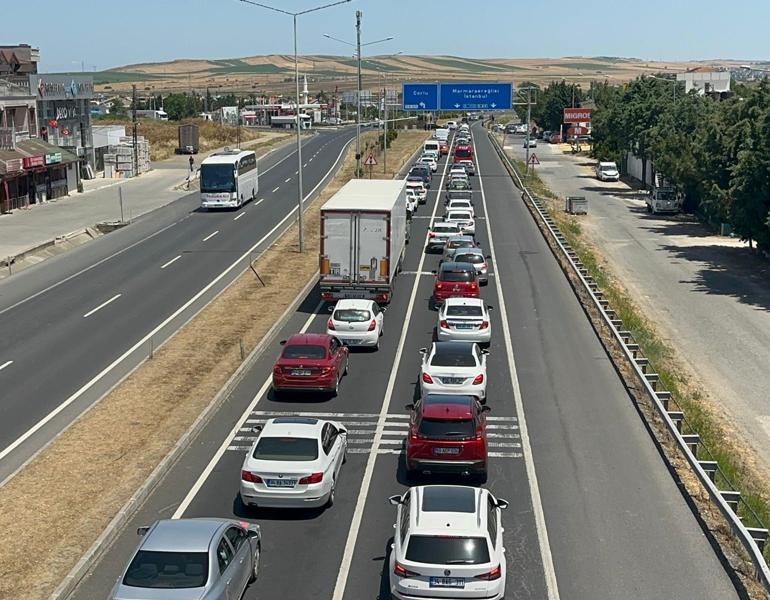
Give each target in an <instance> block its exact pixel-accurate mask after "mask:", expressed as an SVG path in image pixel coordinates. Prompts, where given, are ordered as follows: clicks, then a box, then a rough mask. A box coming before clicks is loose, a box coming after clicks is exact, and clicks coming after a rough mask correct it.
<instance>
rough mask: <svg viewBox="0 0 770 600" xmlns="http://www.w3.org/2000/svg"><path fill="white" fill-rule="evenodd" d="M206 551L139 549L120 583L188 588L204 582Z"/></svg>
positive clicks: (205, 578) (206, 561)
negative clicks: (154, 550) (153, 550)
mask: <svg viewBox="0 0 770 600" xmlns="http://www.w3.org/2000/svg"><path fill="white" fill-rule="evenodd" d="M208 578H209V555H208V553H207V552H151V551H148V550H139V552H137V553H136V556H134V559H133V560H132V561H131V564H130V565H128V570H127V571H126V575H125V576H124V577H123V585H127V586H129V587H138V588H158V589H188V588H199V587H203V586H204V585H206V581H207V580H208Z"/></svg>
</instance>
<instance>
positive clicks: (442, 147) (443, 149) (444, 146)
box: [438, 140, 449, 154]
mask: <svg viewBox="0 0 770 600" xmlns="http://www.w3.org/2000/svg"><path fill="white" fill-rule="evenodd" d="M438 150H439V152H440V153H441V154H449V142H447V141H446V140H439V141H438Z"/></svg>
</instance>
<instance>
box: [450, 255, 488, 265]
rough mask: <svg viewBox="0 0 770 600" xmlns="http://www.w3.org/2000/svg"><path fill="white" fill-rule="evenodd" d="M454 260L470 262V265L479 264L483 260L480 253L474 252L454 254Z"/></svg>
mask: <svg viewBox="0 0 770 600" xmlns="http://www.w3.org/2000/svg"><path fill="white" fill-rule="evenodd" d="M455 262H464V263H471V264H472V265H480V264H481V263H483V262H484V257H483V256H482V255H481V254H476V253H475V252H473V253H469V254H455Z"/></svg>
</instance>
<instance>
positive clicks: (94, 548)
mask: <svg viewBox="0 0 770 600" xmlns="http://www.w3.org/2000/svg"><path fill="white" fill-rule="evenodd" d="M318 279H319V273H318V272H316V273H315V274H314V275H313V276H312V277H311V278H310V280H309V281H308V283H307V284H306V285H305V287H304V288H303V289H302V291H300V292H299V294H297V296H296V297H295V298H294V300H292V302H291V303H290V304H289V305H288V306H287V307H286V310H285V311H284V312H283V314H282V315H281V316H280V318H279V319H278V320H277V321H276V322H275V323H274V324H273V326H272V327H271V328H270V329H269V330H268V331H267V333H265V335H264V336H263V337H262V339H261V340H260V342H259V343H258V344H257V345H256V346H255V347H254V349H253V350H252V351H251V352H250V353H249V355H248V356H247V357H246V358H245V359H244V360H243V362H242V363H241V364H240V365H239V366H238V368H237V369H236V370H235V373H233V374H232V375H231V376H230V378H229V379H228V380H227V382H226V383H225V384H224V385H223V386H222V388H221V389H220V390H219V391H218V392H217V393H216V395H215V396H214V397H213V398H212V400H211V402H209V404H208V405H207V406H206V408H205V409H204V410H203V412H201V414H200V415H198V418H197V419H196V420H195V421H194V422H193V424H192V425H191V426H190V428H189V429H188V430H187V431H186V432H185V433H183V434H182V437H180V438H179V440H178V441H177V442H176V444H175V445H174V447H173V448H172V449H171V450H170V451H169V452H168V454H166V456H165V457H164V458H163V460H161V462H160V463H158V465H157V466H156V467H155V469H153V471H152V473H150V475H149V476H148V477H147V479H146V480H145V481H144V483H143V484H142V486H141V487H140V488H139V489H138V490H137V491H136V492H135V493H134V495H133V496H131V498H130V499H129V500H128V502H126V503H125V504H124V505H123V507H122V508H121V509H120V510H119V511H118V513H117V514H116V515H115V517H113V519H112V521H110V523H109V524H108V525H107V527H106V528H105V529H104V530H103V531H102V533H101V534H100V535H99V537H98V538H97V539H96V541H95V542H94V543H93V544H92V545H91V547H90V548H89V549H88V550H87V551H86V553H85V554H84V555H83V556H82V557H81V558H80V560H78V562H77V563H76V564H75V566H74V567H73V568H72V570H71V571H70V572H69V573H68V574H67V576H66V577H65V578H64V580H63V581H62V583H61V584H59V586H58V587H57V588H56V589H55V590H54V591H53V593H52V594H51V596H50V599H51V600H64V599H66V598H67V597H68V596H69V595H70V594H71V593H72V592H73V591H74V590H75V588H76V587H77V586H78V584H79V583H80V581H81V580H82V579H83V577H84V576H85V575H86V573H87V572H88V570H89V569H90V568H91V565H92V564H93V563H95V562H96V561H98V559H99V558H101V556H102V555H103V554H104V553H105V552H106V551H107V549H108V548H109V547H110V545H111V544H112V541H113V540H114V537H115V533H116V532H117V531H118V530H119V529H121V528H123V527H124V526H125V525H126V524H127V523H128V522H129V521H130V519H131V518H132V517H133V516H134V514H136V512H137V511H138V510H139V508H140V507H141V506H142V504H143V503H144V501H145V500H146V499H147V497H148V496H149V495H150V494H151V493H152V492H153V490H154V489H155V488H156V487H157V486H158V484H159V483H160V482H161V481H162V480H163V477H164V476H165V475H166V474H167V473H168V472H170V470H171V467H172V466H173V464H174V463H175V462H176V461H177V460H178V459H179V458H180V457H181V455H182V454H183V453H184V451H185V450H186V449H187V448H188V447H189V446H190V444H191V443H192V442H193V440H194V439H195V437H196V436H197V435H198V434H199V433H200V432H201V430H202V429H203V428H204V427H205V426H206V425H207V424H208V422H209V421H210V419H211V417H213V416H214V413H216V411H217V410H218V409H219V408H220V407H221V406H222V405H223V404H224V403H225V402H226V401H227V400H228V399H229V398H230V394H231V393H232V392H233V390H234V389H235V388H236V387H237V386H238V384H239V383H240V382H241V381H242V380H243V378H244V376H245V375H246V373H247V372H248V371H249V369H250V368H251V367H252V366H253V365H254V364H255V363H256V362H257V360H258V359H259V358H260V356H261V355H262V353H263V352H264V351H265V350H266V348H267V347H268V346H269V345H270V344H271V343H272V342H273V340H274V339H275V337H276V336H277V335H278V332H279V331H280V329H281V328H282V327H283V326H284V325H285V324H286V323H287V322H288V320H289V318H290V317H291V315H292V314H294V312H295V311H296V309H297V307H298V306H299V305H300V304H301V303H302V302H303V301H304V300H305V298H306V297H307V295H308V294H309V293H310V291H311V290H312V289H313V287H315V285H316V284H317V283H318Z"/></svg>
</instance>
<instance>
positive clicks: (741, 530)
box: [489, 133, 770, 592]
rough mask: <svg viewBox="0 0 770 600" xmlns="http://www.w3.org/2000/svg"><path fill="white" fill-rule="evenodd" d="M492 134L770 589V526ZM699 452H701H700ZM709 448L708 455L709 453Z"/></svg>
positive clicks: (757, 576)
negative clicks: (769, 547)
mask: <svg viewBox="0 0 770 600" xmlns="http://www.w3.org/2000/svg"><path fill="white" fill-rule="evenodd" d="M489 138H490V140H491V142H492V145H493V147H494V148H495V151H496V152H497V154H498V156H499V157H500V158H501V160H502V162H503V165H504V166H505V168H506V170H507V171H508V173H509V174H510V175H511V178H512V179H513V180H514V183H515V184H516V187H518V188H519V189H520V190H522V199H523V200H524V201H525V202H528V203H529V204H530V205H531V206H532V208H533V209H534V210H535V212H536V213H537V215H538V217H539V218H540V219H541V221H542V223H543V224H544V225H545V228H546V229H547V230H548V233H549V235H550V236H551V238H552V240H553V241H554V243H555V244H556V245H557V246H558V248H559V250H560V252H561V253H562V255H563V258H564V259H566V261H567V263H568V264H569V265H570V268H571V269H572V270H573V271H574V274H575V276H576V277H577V278H578V279H579V280H580V283H581V284H582V286H583V288H584V291H585V292H586V294H587V295H588V296H589V297H590V299H591V302H592V303H593V305H594V307H595V308H596V310H597V311H598V312H599V314H600V315H601V318H602V320H603V321H604V325H605V326H606V327H607V328H608V329H609V330H610V331H611V332H612V335H613V337H614V338H615V341H616V342H617V343H618V344H619V346H620V348H622V350H623V355H624V358H625V359H626V362H627V363H628V365H629V366H630V367H631V368H632V369H633V371H634V373H635V375H636V376H637V378H638V379H639V381H640V382H641V383H642V385H643V386H644V391H645V392H646V394H647V396H649V398H650V400H651V401H652V403H653V405H654V406H655V408H656V409H657V411H658V414H659V416H660V417H661V419H662V421H663V422H664V423H665V425H666V429H667V430H668V433H669V434H670V435H671V437H672V438H673V439H674V441H675V442H676V443H677V445H678V446H679V450H680V452H681V453H682V454H683V455H684V457H685V458H686V459H687V462H688V463H689V465H690V467H691V469H692V471H693V472H694V473H695V475H696V476H697V477H698V480H699V481H700V483H701V484H702V485H703V487H704V488H706V490H707V491H708V493H709V497H710V498H711V501H712V502H713V503H714V504H715V505H716V506H717V507H718V508H719V510H720V512H721V513H722V515H723V516H724V517H725V519H726V520H727V522H728V523H729V525H730V528H731V530H732V532H733V534H734V535H735V537H736V538H737V539H738V541H739V542H740V543H741V545H742V546H743V548H744V549H745V550H746V552H747V553H748V554H749V557H750V559H751V562H752V564H753V566H754V573H753V575H754V578H755V579H756V580H757V581H758V582H760V583H761V584H762V585H763V586H764V588H765V590H767V591H768V592H770V568H768V565H767V562H766V561H765V558H764V556H763V551H764V548H765V545H766V543H767V541H768V537H770V536H769V534H768V529H767V527H766V526H765V525H764V524H763V523H762V521H761V520H760V518H759V517H758V516H757V514H756V513H755V512H754V510H753V508H752V507H751V506H750V505H749V504H748V503H747V502H746V501H745V500H744V499H743V498H742V497H741V493H740V491H738V490H736V489H735V488H734V486H733V485H732V483H731V482H730V480H729V478H728V477H727V476H726V475H725V473H724V472H722V470H721V469H720V468H719V464H718V463H717V461H716V460H713V459H714V455H713V454H712V452H711V451H710V450H709V448H708V447H707V446H706V445H705V444H704V443H703V442H702V440H701V438H700V435H698V433H697V432H696V431H695V430H694V428H693V427H691V426H690V425H689V423H688V422H687V419H686V416H685V414H684V412H683V411H681V410H679V407H675V406H673V398H672V395H671V392H669V391H666V390H663V389H661V386H660V376H659V375H658V374H657V373H655V372H653V371H651V370H650V369H651V366H652V365H651V364H650V361H649V359H647V358H646V357H644V356H642V354H641V350H640V347H639V344H637V343H636V342H635V341H634V338H633V335H632V333H631V332H630V331H625V330H624V329H623V321H622V320H620V319H619V318H618V317H617V314H616V313H615V311H613V310H612V309H611V308H610V306H609V301H608V300H607V299H605V298H604V294H603V293H602V292H601V290H599V286H598V285H597V283H596V282H595V281H593V279H592V278H591V277H590V275H589V274H588V269H586V268H585V266H584V265H583V263H582V261H581V260H580V258H579V257H578V254H577V252H575V251H574V250H573V249H572V248H571V247H570V245H569V243H568V242H567V239H566V237H565V236H564V234H563V233H562V232H561V231H560V230H559V228H558V226H557V225H556V222H555V221H554V220H553V218H552V217H551V215H550V214H549V213H548V210H547V209H546V207H545V206H544V205H543V203H542V201H541V200H540V199H539V198H537V197H536V196H534V195H533V194H532V193H531V192H530V190H529V189H528V188H527V186H526V185H524V182H523V181H522V179H521V177H520V176H519V173H518V171H517V170H516V167H515V166H514V165H513V163H512V162H511V160H510V159H509V158H508V156H507V155H506V154H505V152H504V150H503V149H502V147H501V146H500V144H499V143H498V141H497V140H496V139H495V136H494V135H492V134H491V133H490V134H489ZM699 451H700V454H701V455H702V456H701V457H699V456H698V454H699ZM703 453H705V454H706V456H703ZM741 508H743V510H744V513H746V514H745V516H744V517H741V516H740V515H739V514H738V513H739V512H740V509H741ZM749 518H750V519H751V521H753V522H752V523H750V525H753V526H749V525H746V524H745V523H744V520H745V519H746V520H748V519H749Z"/></svg>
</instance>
